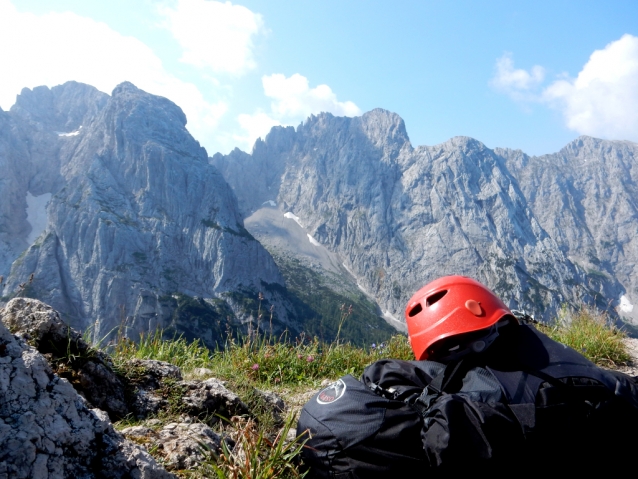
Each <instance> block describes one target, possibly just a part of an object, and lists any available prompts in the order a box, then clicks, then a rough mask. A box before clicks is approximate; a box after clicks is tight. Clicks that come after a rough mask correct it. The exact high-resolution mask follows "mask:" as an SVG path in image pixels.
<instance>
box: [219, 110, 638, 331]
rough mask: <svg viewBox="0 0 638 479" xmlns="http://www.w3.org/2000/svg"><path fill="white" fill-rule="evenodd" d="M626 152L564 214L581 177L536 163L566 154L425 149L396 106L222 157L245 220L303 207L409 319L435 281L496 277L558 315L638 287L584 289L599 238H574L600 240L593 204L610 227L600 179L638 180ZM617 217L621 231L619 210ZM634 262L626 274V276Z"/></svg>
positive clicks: (318, 119)
mask: <svg viewBox="0 0 638 479" xmlns="http://www.w3.org/2000/svg"><path fill="white" fill-rule="evenodd" d="M607 143H613V142H607ZM615 144H616V145H617V147H616V149H615V150H613V149H612V150H611V151H610V152H609V153H608V155H610V156H614V157H615V158H616V160H614V161H616V163H618V165H621V164H622V165H624V166H623V167H622V168H624V170H622V168H621V167H620V166H617V167H613V166H611V165H608V166H607V168H609V169H610V171H609V172H608V173H603V172H598V173H597V174H596V175H597V176H596V177H593V176H591V175H590V177H589V178H590V183H591V185H592V186H591V188H592V191H591V192H584V191H583V192H582V194H584V195H588V198H589V199H587V200H586V201H583V202H582V203H581V204H580V206H578V207H575V208H571V209H567V211H565V212H562V213H561V214H560V215H556V211H555V210H556V208H559V206H558V205H559V204H561V201H562V199H561V198H568V197H570V194H571V193H569V192H568V191H566V188H568V187H567V183H569V181H571V180H568V179H567V178H562V177H561V174H559V172H558V171H554V170H551V169H548V170H542V167H540V166H534V165H539V164H540V163H542V162H550V163H551V162H552V158H550V157H547V158H546V157H542V158H541V159H538V160H535V161H532V160H530V159H529V158H528V157H526V156H525V155H522V154H518V156H517V153H512V152H506V151H505V150H496V151H492V150H490V149H488V148H486V147H485V146H484V145H483V144H481V143H480V142H478V141H476V140H473V139H471V138H466V137H456V138H452V139H451V140H449V141H447V142H445V143H442V144H440V145H435V146H431V147H430V146H422V147H419V148H416V149H414V148H413V147H412V145H411V144H410V142H409V139H408V136H407V134H406V131H405V127H404V124H403V121H402V120H401V119H400V118H399V117H398V116H397V115H395V114H393V113H390V112H387V111H384V110H373V111H371V112H369V113H366V114H364V115H363V116H361V117H359V118H335V117H333V116H332V115H330V114H320V115H319V116H311V117H310V118H309V119H308V120H307V121H306V122H305V123H304V124H302V125H300V126H299V127H298V128H297V129H296V130H294V129H292V128H273V130H272V131H271V133H270V134H269V135H268V136H267V137H266V139H265V141H258V142H257V143H256V144H255V147H254V149H253V152H252V154H251V155H248V154H245V153H242V152H239V151H238V150H236V151H234V152H232V153H231V154H230V155H228V156H223V155H219V154H218V155H215V156H214V157H212V158H211V160H210V161H211V162H212V163H213V164H214V165H216V166H217V167H218V168H219V170H220V171H221V172H222V173H223V174H224V176H225V177H226V179H227V181H228V182H229V183H230V184H231V186H232V188H233V190H234V191H235V194H236V195H237V197H238V199H239V204H240V206H241V208H242V213H243V214H244V215H250V214H251V213H252V212H253V211H255V210H257V209H258V208H260V207H261V205H262V204H263V203H264V202H266V201H269V200H273V201H275V202H276V203H277V204H278V205H281V208H282V213H283V212H292V213H293V214H294V215H296V216H297V217H299V218H300V219H301V221H302V224H303V226H304V227H305V229H306V230H307V232H308V233H309V234H310V235H312V237H313V238H314V239H316V240H317V241H319V242H320V243H321V244H323V245H324V246H326V247H328V248H329V249H330V250H331V251H333V252H335V253H337V254H338V255H339V257H340V258H341V259H342V260H343V263H344V265H345V266H346V267H347V268H348V270H350V271H351V272H352V273H353V274H354V276H355V277H356V278H357V280H358V282H359V284H360V285H361V286H362V287H363V289H365V290H366V291H367V292H368V293H370V294H371V295H372V296H374V297H375V298H376V300H377V301H378V303H379V304H380V306H381V308H382V309H383V310H384V311H386V312H387V313H388V316H394V317H395V318H399V319H401V320H402V312H403V308H404V307H405V304H406V303H407V301H408V299H409V298H410V296H411V295H412V294H413V293H414V292H415V291H416V290H417V289H419V288H420V287H421V286H423V285H424V284H425V283H427V282H429V281H431V280H433V279H435V278H437V277H439V276H444V275H450V274H462V275H468V276H471V277H474V278H476V279H478V280H479V281H482V282H484V283H486V284H487V285H488V286H489V287H490V288H491V289H493V290H494V291H495V292H496V293H497V294H499V295H500V296H501V297H502V298H503V299H504V300H505V302H506V303H508V304H509V306H510V307H513V308H524V309H528V310H531V311H532V312H534V313H536V314H537V316H541V317H544V318H545V319H549V318H550V317H551V316H552V315H553V314H554V313H555V312H556V310H557V308H558V307H559V306H560V304H562V303H564V302H569V303H572V304H575V303H577V302H579V301H585V302H591V301H595V300H597V299H598V298H599V297H603V296H604V297H605V298H606V299H607V300H609V299H612V300H615V299H616V298H618V296H617V293H618V292H619V291H620V290H622V288H623V287H622V286H620V284H627V285H628V286H629V285H631V284H632V283H627V282H626V281H627V280H626V279H622V280H621V279H620V276H618V278H616V276H615V273H614V274H612V273H611V272H610V273H609V275H608V278H607V279H606V280H605V281H599V284H597V285H596V286H588V287H586V288H577V287H574V286H575V285H581V284H584V285H587V284H590V283H591V280H590V277H591V275H590V274H589V273H588V271H587V270H586V269H585V268H583V267H581V266H580V264H579V261H577V260H576V258H575V252H576V251H587V250H586V243H587V242H585V243H582V241H581V243H578V242H576V243H574V244H573V246H569V247H565V244H566V243H565V240H566V237H565V235H571V236H573V237H574V238H580V237H583V238H586V237H588V236H589V235H590V234H589V233H587V232H586V231H588V230H587V228H589V226H587V225H586V224H585V223H584V222H583V221H581V220H578V221H576V216H578V215H580V216H578V217H579V218H580V217H584V216H583V214H584V213H583V211H584V210H585V209H587V210H588V211H591V212H590V213H588V215H589V216H590V217H591V218H590V220H588V221H590V222H591V223H597V224H598V225H601V226H603V229H604V224H605V223H604V221H602V217H601V213H600V211H601V208H602V209H604V210H605V211H607V207H604V206H603V204H602V203H600V202H599V201H598V200H597V199H596V198H598V197H600V196H601V195H600V193H595V192H594V189H596V188H601V187H603V186H602V185H603V184H604V182H603V183H599V182H598V181H597V179H596V178H599V177H600V175H605V176H606V175H609V174H611V175H616V176H618V175H620V171H621V170H622V171H623V173H622V175H621V177H622V178H631V175H630V174H629V169H630V166H629V165H632V164H635V161H634V159H633V155H634V153H633V151H634V148H635V145H633V144H630V143H622V147H621V144H620V143H615ZM604 149H605V147H599V152H600V151H602V150H604ZM567 150H569V155H571V156H572V157H574V158H576V157H579V155H580V157H583V158H584V157H589V155H599V156H598V157H597V158H599V160H597V161H599V162H602V161H604V158H605V157H604V156H600V154H599V153H596V152H595V151H594V150H593V149H592V148H589V147H587V146H586V145H585V144H584V143H583V145H580V144H578V143H574V144H573V145H572V146H570V147H568V148H567V149H566V150H564V151H565V152H566V153H561V154H559V155H563V156H565V155H567ZM517 162H518V163H517ZM517 165H518V166H517ZM535 168H536V169H535ZM565 168H571V169H573V168H574V165H573V164H572V163H569V164H567V163H566V164H565ZM613 168H616V169H617V170H618V171H616V170H613ZM634 169H635V168H634ZM541 170H542V171H541ZM612 170H613V171H612ZM574 174H575V173H574ZM579 174H580V172H579ZM544 182H545V183H544ZM561 182H562V183H561ZM248 185H252V186H251V188H250V189H248V188H247V186H248ZM578 188H580V187H578ZM578 188H576V189H578ZM632 188H633V187H632ZM545 192H546V193H545ZM589 195H591V196H589ZM596 195H598V196H596ZM572 197H574V196H573V195H572ZM621 197H622V198H624V200H622V201H624V202H625V203H626V204H627V205H629V204H630V203H633V202H635V200H634V199H633V198H636V196H635V192H634V191H633V190H631V191H630V190H629V189H627V188H625V190H624V191H623V192H621V191H618V195H617V196H616V200H612V201H611V202H612V203H613V201H618V202H620V201H621V199H620V198H621ZM543 201H545V202H546V203H543ZM565 201H573V200H565ZM549 203H551V204H552V206H553V208H554V209H552V208H548V207H546V204H549ZM627 207H628V206H627ZM618 211H620V210H618ZM627 211H628V210H627ZM632 211H633V210H632ZM632 214H633V213H632ZM603 216H604V217H605V218H607V220H606V221H608V222H609V223H614V224H615V226H614V228H615V229H618V228H619V227H620V226H619V225H617V224H616V223H617V222H618V219H619V217H618V216H614V215H609V214H607V213H604V214H603ZM631 218H634V217H633V216H632V217H631ZM631 218H627V219H626V221H625V220H624V219H623V220H622V221H620V223H621V224H625V223H626V224H627V226H622V227H620V228H621V229H622V231H623V234H624V235H625V236H623V238H624V240H619V241H618V242H617V243H615V244H618V245H620V244H622V245H628V244H630V242H631V241H632V240H631V239H630V236H631V235H630V234H629V231H630V230H631V227H632V226H631V225H632V224H633V225H634V226H635V224H636V223H635V221H634V220H633V219H631ZM552 224H555V225H556V227H555V228H552V226H551V225H552ZM583 228H584V229H583ZM558 229H560V230H561V233H560V234H559V233H558ZM566 229H569V230H570V231H571V230H573V231H572V232H566V231H565V230H566ZM597 237H600V238H602V235H598V236H597ZM583 241H585V240H584V239H583ZM587 241H589V240H587ZM622 241H624V243H623V242H622ZM567 242H568V243H569V244H570V245H571V244H572V243H571V240H569V241H567ZM583 248H584V249H583ZM612 249H613V248H612ZM614 254H615V253H613V252H612V251H609V253H608V256H604V258H608V257H609V258H611V257H613V255H614ZM631 264H633V263H630V264H628V265H626V266H625V267H624V268H625V270H626V271H627V273H626V275H625V276H626V277H628V276H629V275H631V271H633V270H632V269H631V268H633V266H631ZM616 304H617V303H616Z"/></svg>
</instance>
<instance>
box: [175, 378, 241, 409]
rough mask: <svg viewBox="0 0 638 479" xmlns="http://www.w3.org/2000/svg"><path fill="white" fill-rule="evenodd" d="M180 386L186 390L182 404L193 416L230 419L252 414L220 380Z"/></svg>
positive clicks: (186, 382) (187, 383) (183, 383)
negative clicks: (209, 415)
mask: <svg viewBox="0 0 638 479" xmlns="http://www.w3.org/2000/svg"><path fill="white" fill-rule="evenodd" d="M179 385H180V386H181V387H183V388H185V390H186V392H185V394H184V397H183V398H182V403H183V405H184V407H185V409H186V411H187V412H188V413H189V414H191V415H194V416H199V415H202V414H216V415H218V416H222V417H225V418H228V419H230V418H231V417H232V416H238V415H242V414H249V413H250V411H249V410H248V406H247V405H246V404H244V402H243V401H242V400H241V399H240V398H239V396H237V394H235V393H234V392H232V391H230V390H229V389H227V388H226V385H225V382H224V381H220V380H219V379H216V378H210V379H207V380H205V381H182V382H181V383H179Z"/></svg>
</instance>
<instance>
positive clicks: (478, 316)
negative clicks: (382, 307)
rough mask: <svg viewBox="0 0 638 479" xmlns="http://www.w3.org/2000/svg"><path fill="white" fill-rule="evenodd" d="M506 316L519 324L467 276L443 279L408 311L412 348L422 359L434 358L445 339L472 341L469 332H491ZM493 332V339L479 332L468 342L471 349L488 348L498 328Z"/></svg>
mask: <svg viewBox="0 0 638 479" xmlns="http://www.w3.org/2000/svg"><path fill="white" fill-rule="evenodd" d="M505 316H507V317H511V318H512V320H513V321H516V319H515V318H514V316H512V313H511V311H510V310H509V309H508V308H507V306H505V304H504V303H503V302H502V301H501V300H500V299H499V298H498V297H497V296H496V295H495V294H494V293H492V292H491V291H490V290H489V289H487V288H486V287H485V286H483V285H482V284H481V283H479V282H478V281H475V280H473V279H472V278H468V277H466V276H444V277H442V278H439V279H437V280H435V281H432V282H431V283H429V284H427V285H425V286H424V287H423V288H421V289H420V290H418V291H417V292H416V293H415V294H414V295H413V296H412V298H411V299H410V301H409V302H408V305H407V307H406V308H405V321H406V323H407V325H408V334H409V337H410V345H411V346H412V351H414V355H415V357H416V358H417V359H419V360H421V359H427V358H428V357H429V356H431V355H432V353H433V352H435V351H437V350H438V349H439V348H438V346H439V345H442V344H445V343H446V341H443V340H445V339H446V338H451V337H453V336H457V335H463V337H465V338H471V337H472V335H471V334H468V333H472V332H475V331H481V330H489V329H490V328H492V326H494V325H496V323H498V322H499V320H501V319H503V318H504V317H505ZM503 323H504V322H502V323H500V324H503ZM494 329H496V331H494V332H493V333H492V334H491V336H489V335H488V336H486V335H485V334H483V335H482V336H481V334H480V333H477V334H478V336H477V338H478V339H476V340H474V342H471V343H469V345H470V347H472V348H473V349H474V350H475V351H477V352H479V351H481V350H483V349H485V348H486V347H487V346H489V344H491V342H492V341H493V340H494V339H495V338H496V336H498V326H495V328H494ZM475 336H476V335H475ZM486 338H487V341H489V342H486ZM447 342H449V341H447ZM435 343H438V344H436V345H435ZM433 346H434V347H433ZM454 348H458V346H454ZM454 348H451V349H454Z"/></svg>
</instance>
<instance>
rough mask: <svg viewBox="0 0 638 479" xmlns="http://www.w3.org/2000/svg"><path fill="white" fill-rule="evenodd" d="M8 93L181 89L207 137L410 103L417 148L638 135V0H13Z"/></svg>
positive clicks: (1, 63)
mask: <svg viewBox="0 0 638 479" xmlns="http://www.w3.org/2000/svg"><path fill="white" fill-rule="evenodd" d="M0 78H2V80H1V81H0V106H1V107H2V108H3V109H5V110H6V109H9V108H10V106H11V105H12V104H13V102H14V101H15V96H16V94H17V93H19V92H20V90H21V88H23V87H30V88H32V87H34V86H37V85H43V84H45V85H48V86H54V85H56V84H60V83H63V82H64V81H67V80H77V81H82V82H85V83H89V84H92V85H94V86H96V87H97V88H99V89H100V90H103V91H105V92H107V93H110V92H111V90H112V89H113V87H115V85H117V84H118V83H120V82H121V81H124V80H129V81H132V82H133V83H134V84H136V85H137V86H138V87H140V88H142V89H144V90H146V91H149V92H151V93H155V94H159V95H163V96H166V97H168V98H170V99H171V100H173V101H175V102H176V103H177V104H178V105H180V106H181V107H182V108H183V109H184V111H185V112H186V114H187V116H188V119H189V124H188V128H189V130H190V131H191V133H193V135H194V136H195V137H196V138H197V139H198V140H199V141H200V142H201V143H202V144H203V145H204V146H205V147H206V148H207V150H208V152H209V154H210V155H212V154H214V153H215V152H216V151H221V152H223V153H227V152H228V151H230V150H231V149H232V148H233V147H235V146H238V147H240V148H242V149H244V150H246V151H250V149H251V146H252V143H253V142H254V139H255V138H256V137H257V136H263V135H264V134H265V133H266V132H267V131H268V130H269V128H270V127H271V126H272V125H275V124H284V125H295V126H296V125H298V124H299V123H300V122H301V121H303V120H304V119H305V118H306V117H307V116H308V115H309V114H311V113H318V112H319V111H330V112H332V113H334V114H336V115H347V116H353V115H358V114H361V113H363V112H365V111H369V110H371V109H373V108H376V107H381V108H385V109H387V110H391V111H394V112H396V113H398V114H399V115H400V116H401V117H402V118H403V119H404V120H405V123H406V127H407V130H408V134H409V135H410V139H411V141H412V144H413V145H414V146H418V145H424V144H425V145H434V144H437V143H440V142H443V141H445V140H447V139H449V138H450V137H453V136H457V135H466V136H471V137H474V138H476V139H478V140H480V141H482V142H483V143H485V144H486V145H487V146H488V147H490V148H493V147H497V146H501V147H510V148H520V149H522V150H523V151H525V152H527V153H529V154H536V155H538V154H543V153H552V152H555V151H558V150H559V149H560V148H561V147H563V146H564V145H565V144H566V143H567V142H569V141H571V140H572V139H574V138H576V137H577V136H578V135H580V134H588V135H591V136H596V137H601V138H609V139H624V140H631V141H638V2H636V1H613V0H610V1H607V2H593V1H551V2H546V1H535V2H518V1H508V2H504V1H503V2H501V1H485V2H478V1H472V2H470V1H457V2H452V1H445V2H444V1H438V2H428V1H395V2H388V1H348V2H345V1H333V0H322V1H312V2H311V1H304V2H290V1H288V2H284V1H277V0H267V1H266V0H247V1H244V2H239V3H230V2H212V1H208V0H165V1H151V0H135V1H132V0H129V1H121V0H110V1H109V2H103V1H97V0H83V1H79V0H56V2H51V1H47V0H0Z"/></svg>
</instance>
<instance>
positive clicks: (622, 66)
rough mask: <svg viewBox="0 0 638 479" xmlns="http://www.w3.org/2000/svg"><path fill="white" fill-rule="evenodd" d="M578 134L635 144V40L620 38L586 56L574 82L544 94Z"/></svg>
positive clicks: (637, 109) (558, 84)
mask: <svg viewBox="0 0 638 479" xmlns="http://www.w3.org/2000/svg"><path fill="white" fill-rule="evenodd" d="M543 99H544V101H546V102H548V103H549V104H550V105H552V106H553V107H555V108H557V109H559V110H560V111H562V113H563V116H564V118H565V122H566V123H567V126H568V127H569V128H570V129H571V130H574V131H576V132H578V133H581V134H586V135H593V136H601V137H604V138H611V139H619V140H633V141H638V37H635V36H632V35H623V36H622V37H621V38H620V39H619V40H616V41H615V42H611V43H610V44H608V45H607V46H606V47H605V48H603V49H602V50H596V51H595V52H594V53H592V55H591V56H590V57H589V61H588V62H587V63H586V64H585V66H584V67H583V69H582V70H581V71H580V73H579V74H578V76H577V77H576V78H575V79H570V78H567V79H561V80H557V81H555V82H554V83H552V84H551V85H550V86H549V87H547V88H546V89H545V91H544V93H543Z"/></svg>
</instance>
